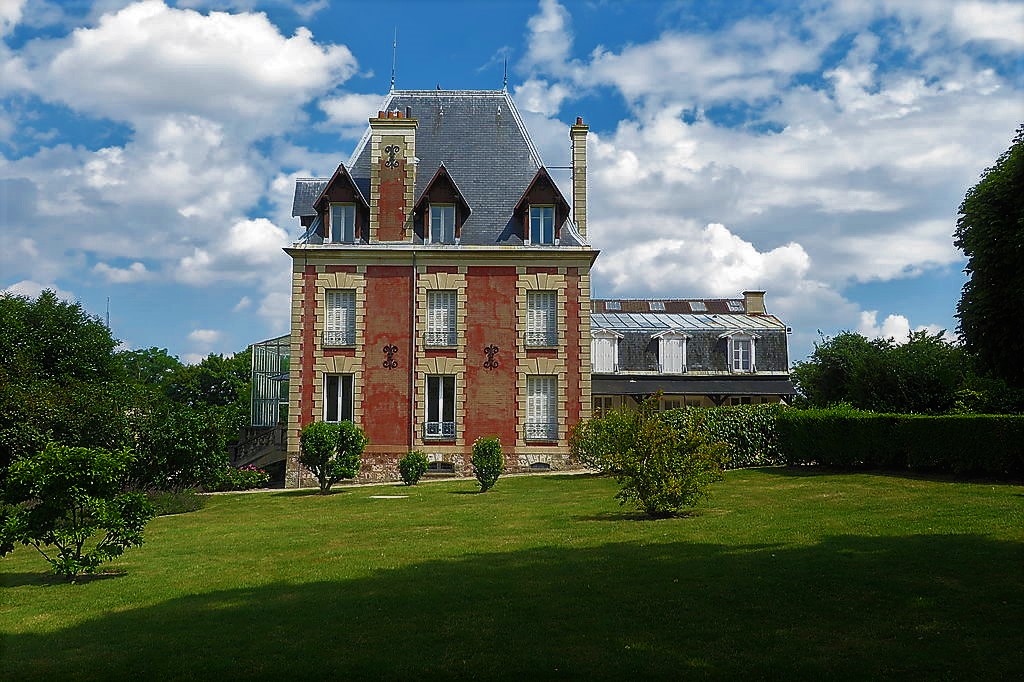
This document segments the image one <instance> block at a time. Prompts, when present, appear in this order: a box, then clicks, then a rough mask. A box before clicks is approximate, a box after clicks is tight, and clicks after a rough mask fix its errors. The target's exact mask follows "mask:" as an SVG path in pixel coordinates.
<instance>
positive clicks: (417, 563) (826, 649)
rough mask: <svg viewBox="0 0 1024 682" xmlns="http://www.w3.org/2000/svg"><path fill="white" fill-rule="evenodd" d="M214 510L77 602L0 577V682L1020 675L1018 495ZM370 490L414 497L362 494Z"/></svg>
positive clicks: (906, 491) (838, 489) (1023, 622)
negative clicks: (681, 512) (645, 512)
mask: <svg viewBox="0 0 1024 682" xmlns="http://www.w3.org/2000/svg"><path fill="white" fill-rule="evenodd" d="M475 485H476V484H475V482H468V481H449V482H441V483H430V484H428V485H419V486H416V487H414V488H406V487H396V486H381V487H376V488H350V489H342V491H341V492H338V493H336V494H333V495H330V496H327V497H321V496H318V495H315V494H307V493H305V492H294V491H280V492H272V493H260V494H239V495H218V496H212V497H210V498H208V499H207V504H206V507H205V508H204V509H202V510H200V511H196V512H193V513H190V514H183V515H179V516H168V517H160V518H157V519H155V520H154V521H153V522H152V523H151V525H150V526H149V529H148V530H147V533H146V544H145V546H143V547H142V548H139V549H134V550H130V551H129V552H128V553H127V554H125V555H124V556H123V557H121V558H120V560H118V561H117V562H116V563H114V564H112V565H111V567H110V568H111V569H112V570H113V571H115V572H116V573H115V574H114V575H112V576H109V577H108V576H100V577H99V578H97V579H93V580H90V581H86V582H84V583H82V584H78V585H67V584H64V583H61V582H59V581H57V580H54V579H51V578H50V577H49V576H48V575H47V573H46V570H47V566H46V564H45V563H44V562H43V561H42V560H41V559H40V558H38V556H36V555H35V554H34V551H32V550H29V549H27V548H22V549H19V550H17V551H16V552H15V553H14V554H13V555H11V556H10V557H8V558H6V559H4V560H3V561H2V562H0V569H2V570H3V574H2V581H0V584H2V585H3V587H2V588H0V633H2V636H3V639H2V640H0V647H2V648H0V663H2V665H0V675H2V676H5V677H6V678H7V679H19V680H32V679H65V678H75V679H104V680H107V679H181V680H187V679H197V678H199V679H206V678H220V679H238V678H246V679H252V678H257V679H293V678H298V679H303V678H312V677H326V676H331V677H335V678H339V679H352V678H356V679H361V678H373V679H383V678H386V679H411V678H417V679H423V678H438V677H440V678H452V677H475V678H483V679H487V678H517V679H532V678H544V679H550V678H556V679H557V678H567V679H580V678H595V679H610V678H619V679H650V678H656V679H660V678H674V679H678V678H715V679H733V678H739V677H744V678H760V679H763V678H772V679H814V678H835V679H858V680H860V679H874V678H904V679H906V678H913V679H978V680H996V679H1022V678H1024V655H1022V653H1021V646H1020V643H1021V641H1022V636H1024V487H1022V486H1019V485H1006V484H968V483H955V482H949V481H935V480H926V479H911V478H901V477H894V476H884V475H873V474H828V473H817V472H809V471H800V470H789V469H761V470H742V471H731V472H728V473H727V474H726V479H725V481H724V482H722V483H719V484H716V485H715V486H714V487H713V493H712V497H711V499H710V500H709V502H708V503H707V504H705V505H703V506H702V507H701V508H699V509H698V510H697V511H696V513H695V514H693V515H691V516H688V517H684V518H675V519H665V520H657V521H653V520H646V519H643V518H641V517H639V516H637V515H636V514H634V513H632V512H630V511H629V510H628V509H621V508H619V507H618V506H617V505H616V503H615V501H614V500H613V499H612V494H613V493H614V491H615V487H614V483H613V482H611V481H609V480H607V479H602V478H594V477H588V476H545V477H533V478H529V477H524V478H506V479H502V480H500V481H499V482H498V484H497V485H496V486H495V488H494V489H493V490H491V491H490V492H488V493H487V494H485V495H475V494H464V493H466V492H468V491H472V490H474V489H475ZM372 495H408V497H407V498H404V499H373V498H372V497H371V496H372Z"/></svg>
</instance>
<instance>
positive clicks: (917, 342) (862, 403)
mask: <svg viewBox="0 0 1024 682" xmlns="http://www.w3.org/2000/svg"><path fill="white" fill-rule="evenodd" d="M792 376H793V380H794V383H795V384H796V387H797V390H798V391H799V393H800V394H801V396H802V399H803V402H804V403H805V404H806V405H808V406H810V407H828V406H830V405H836V404H839V403H846V404H849V405H851V406H853V407H856V408H859V409H862V410H873V411H875V412H914V413H920V414H944V413H947V412H950V411H952V410H954V409H955V408H956V407H957V404H958V400H960V392H961V391H962V390H963V389H964V388H965V386H968V385H970V386H973V387H975V390H977V389H978V388H979V387H980V386H981V384H978V383H977V382H975V381H974V375H973V372H972V369H971V362H970V358H969V356H968V355H967V354H966V353H965V352H964V350H963V348H962V347H960V346H959V345H957V344H954V343H951V342H949V341H947V340H946V339H945V337H944V336H943V332H938V333H934V334H933V333H929V332H927V331H923V330H922V331H915V332H911V333H910V335H909V336H908V337H907V341H906V343H903V344H897V343H896V342H895V340H894V339H874V340H871V341H869V340H868V339H867V338H865V337H864V336H862V335H861V334H856V333H854V332H842V333H840V334H838V335H836V336H835V337H833V338H823V339H822V340H821V342H819V343H816V344H815V345H814V352H813V353H811V355H810V357H809V358H808V359H807V361H805V362H798V363H796V364H795V366H794V367H793V372H792ZM989 388H990V389H992V388H994V387H993V386H992V385H991V384H989ZM961 402H962V401H961ZM974 402H975V404H998V402H999V401H995V400H987V399H979V400H975V401H974Z"/></svg>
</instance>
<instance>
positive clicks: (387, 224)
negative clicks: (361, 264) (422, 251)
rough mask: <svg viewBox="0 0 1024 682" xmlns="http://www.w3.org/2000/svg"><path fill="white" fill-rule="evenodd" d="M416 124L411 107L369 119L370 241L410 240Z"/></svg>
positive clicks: (414, 179) (380, 113)
mask: <svg viewBox="0 0 1024 682" xmlns="http://www.w3.org/2000/svg"><path fill="white" fill-rule="evenodd" d="M416 126H417V121H416V119H415V118H412V109H410V108H409V107H406V108H405V111H402V110H400V109H395V110H393V111H378V112H377V115H376V116H375V117H373V118H371V119H370V196H369V197H368V199H369V201H370V236H369V240H370V241H371V242H374V243H376V242H411V241H412V237H413V228H412V209H413V204H414V202H415V201H416V198H415V196H414V192H415V189H416V161H415V160H416Z"/></svg>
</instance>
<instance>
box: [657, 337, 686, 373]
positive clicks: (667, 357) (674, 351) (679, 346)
mask: <svg viewBox="0 0 1024 682" xmlns="http://www.w3.org/2000/svg"><path fill="white" fill-rule="evenodd" d="M658 358H659V360H660V364H661V372H662V374H682V373H683V372H685V371H686V337H685V336H683V335H682V334H672V333H669V334H664V335H662V336H660V337H659V338H658Z"/></svg>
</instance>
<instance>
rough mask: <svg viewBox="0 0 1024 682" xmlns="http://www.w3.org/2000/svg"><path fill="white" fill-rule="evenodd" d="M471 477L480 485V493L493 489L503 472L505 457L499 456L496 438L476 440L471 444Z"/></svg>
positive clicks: (499, 446) (499, 447) (499, 444)
mask: <svg viewBox="0 0 1024 682" xmlns="http://www.w3.org/2000/svg"><path fill="white" fill-rule="evenodd" d="M472 462H473V475H474V476H476V480H477V481H478V482H479V483H480V492H482V493H485V492H487V491H488V490H490V489H491V488H493V487H494V484H495V483H497V482H498V477H499V476H501V473H502V472H503V471H504V470H505V457H504V455H502V454H501V441H500V440H498V438H497V436H488V437H486V438H477V439H476V442H475V443H473V458H472Z"/></svg>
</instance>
